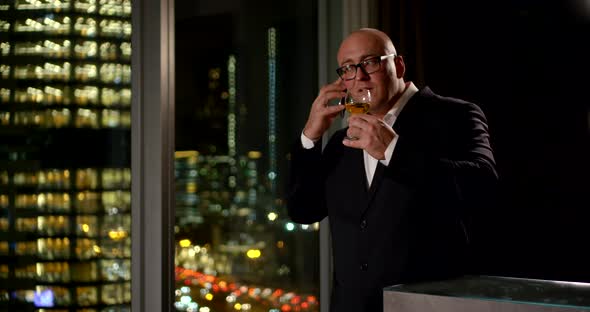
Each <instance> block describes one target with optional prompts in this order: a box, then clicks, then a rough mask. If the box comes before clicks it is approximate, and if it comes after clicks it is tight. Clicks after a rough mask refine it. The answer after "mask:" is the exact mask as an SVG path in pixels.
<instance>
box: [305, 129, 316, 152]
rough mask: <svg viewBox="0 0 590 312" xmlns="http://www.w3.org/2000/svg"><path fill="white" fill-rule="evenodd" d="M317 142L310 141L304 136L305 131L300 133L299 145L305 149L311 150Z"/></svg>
mask: <svg viewBox="0 0 590 312" xmlns="http://www.w3.org/2000/svg"><path fill="white" fill-rule="evenodd" d="M317 141H318V140H312V139H310V138H309V137H307V136H306V135H305V131H301V145H302V146H303V148H305V149H312V148H313V147H314V146H315V143H316V142H317Z"/></svg>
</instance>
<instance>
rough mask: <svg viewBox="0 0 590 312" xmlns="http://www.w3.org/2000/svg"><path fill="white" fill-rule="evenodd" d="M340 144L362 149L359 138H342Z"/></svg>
mask: <svg viewBox="0 0 590 312" xmlns="http://www.w3.org/2000/svg"><path fill="white" fill-rule="evenodd" d="M342 144H344V145H345V146H348V147H352V148H357V149H362V147H361V142H360V141H359V140H348V139H344V140H342Z"/></svg>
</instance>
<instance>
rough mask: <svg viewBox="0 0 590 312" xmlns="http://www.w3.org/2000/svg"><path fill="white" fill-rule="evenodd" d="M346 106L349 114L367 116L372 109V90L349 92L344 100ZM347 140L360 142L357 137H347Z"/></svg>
mask: <svg viewBox="0 0 590 312" xmlns="http://www.w3.org/2000/svg"><path fill="white" fill-rule="evenodd" d="M344 106H345V107H346V111H347V112H348V113H349V114H365V113H367V112H368V111H369V108H370V107H371V90H369V89H361V90H357V91H347V92H346V97H345V98H344ZM345 139H347V140H358V138H356V137H349V136H346V137H345Z"/></svg>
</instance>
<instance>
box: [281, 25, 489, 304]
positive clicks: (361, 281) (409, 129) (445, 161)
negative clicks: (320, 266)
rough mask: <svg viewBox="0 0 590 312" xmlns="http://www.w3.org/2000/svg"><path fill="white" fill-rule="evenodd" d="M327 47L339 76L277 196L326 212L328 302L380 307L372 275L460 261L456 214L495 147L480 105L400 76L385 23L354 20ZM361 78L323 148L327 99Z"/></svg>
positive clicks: (474, 194) (399, 276) (478, 188)
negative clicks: (364, 93)
mask: <svg viewBox="0 0 590 312" xmlns="http://www.w3.org/2000/svg"><path fill="white" fill-rule="evenodd" d="M337 59H338V63H339V66H340V68H338V70H337V72H338V74H339V76H340V78H339V79H338V80H337V81H335V82H333V83H332V84H329V85H327V86H324V87H323V88H321V90H320V92H319V95H318V97H317V98H316V99H315V101H314V102H313V104H312V107H311V111H310V114H309V118H308V120H307V123H306V125H305V127H304V129H303V132H302V134H301V139H300V140H298V142H297V144H295V146H294V148H293V150H292V152H291V163H290V165H291V168H290V175H291V177H290V180H289V185H288V195H287V208H288V211H289V215H290V217H291V218H292V219H293V221H295V222H299V223H306V224H308V223H313V222H318V221H320V220H322V219H323V218H324V217H326V216H329V220H330V230H331V235H332V244H333V246H332V247H333V255H334V258H333V259H334V266H333V268H334V276H333V279H334V280H333V292H332V298H331V304H330V310H331V311H338V312H342V311H355V312H359V311H381V310H382V306H383V294H382V292H383V287H386V286H390V285H394V284H398V283H410V282H415V281H420V280H426V279H440V278H447V277H451V276H455V275H457V274H460V273H462V271H463V269H464V263H462V260H463V258H464V251H465V248H466V245H467V243H468V237H467V228H466V224H465V215H466V213H467V212H468V211H469V210H471V209H474V208H477V207H476V206H477V201H479V200H483V201H485V200H486V198H481V199H480V197H482V196H484V195H485V194H486V191H487V189H488V187H490V186H491V185H493V184H494V182H495V181H496V179H497V175H496V171H495V163H494V157H493V153H492V149H491V147H490V144H489V136H488V131H487V124H486V119H485V116H484V114H483V112H482V111H481V110H480V109H479V108H478V107H477V106H476V105H474V104H471V103H468V102H465V101H461V100H457V99H452V98H445V97H441V96H439V95H436V94H434V93H433V92H432V91H431V90H430V89H429V88H427V87H426V88H423V89H421V90H418V89H417V87H416V86H415V85H414V84H413V83H412V82H405V81H404V72H405V65H404V61H403V58H402V57H401V56H400V55H397V53H396V51H395V48H394V46H393V44H392V42H391V39H389V37H388V36H387V35H386V34H385V33H383V32H381V31H378V30H376V29H361V30H358V31H355V32H353V33H352V34H350V35H349V36H348V37H347V38H346V39H345V40H344V41H343V42H342V44H341V46H340V49H339V51H338V56H337ZM360 89H369V90H370V91H371V93H372V95H373V97H372V102H371V106H370V110H369V112H368V113H366V114H358V115H352V116H350V117H349V120H348V124H349V126H348V128H346V129H342V130H339V131H337V132H336V133H335V134H334V135H333V136H332V137H331V138H330V139H329V141H328V143H327V145H326V147H325V148H324V150H323V151H322V147H321V146H322V143H321V140H322V136H323V134H324V133H325V132H326V130H327V129H328V128H329V127H330V125H331V124H332V122H333V121H334V120H335V119H336V118H338V116H339V115H340V112H341V111H342V110H343V109H344V107H343V105H337V106H328V102H329V101H330V100H332V99H337V98H341V97H343V96H345V94H346V93H345V91H346V90H348V91H358V90H360ZM347 136H348V137H354V138H356V139H355V140H349V139H346V138H345V137H347Z"/></svg>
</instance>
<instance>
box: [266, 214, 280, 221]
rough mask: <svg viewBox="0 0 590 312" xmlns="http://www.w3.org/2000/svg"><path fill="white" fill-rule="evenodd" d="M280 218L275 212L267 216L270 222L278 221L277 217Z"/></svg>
mask: <svg viewBox="0 0 590 312" xmlns="http://www.w3.org/2000/svg"><path fill="white" fill-rule="evenodd" d="M278 216H279V215H278V214H276V213H274V212H271V213H269V214H268V215H267V218H268V220H270V221H274V220H276V219H277V217H278Z"/></svg>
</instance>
